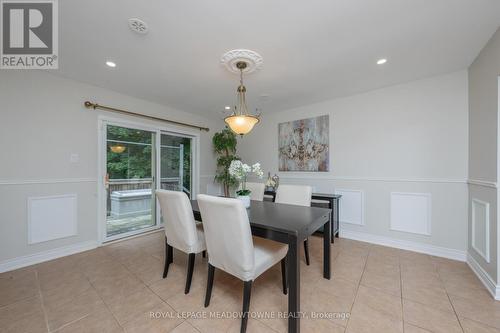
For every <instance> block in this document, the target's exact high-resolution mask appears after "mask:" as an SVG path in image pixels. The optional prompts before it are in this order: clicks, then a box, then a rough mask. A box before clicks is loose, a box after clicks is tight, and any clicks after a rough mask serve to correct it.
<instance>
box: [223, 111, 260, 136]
mask: <svg viewBox="0 0 500 333" xmlns="http://www.w3.org/2000/svg"><path fill="white" fill-rule="evenodd" d="M224 121H225V122H226V124H227V125H228V126H229V128H231V130H232V131H233V132H234V133H236V134H239V135H244V134H247V133H249V132H250V131H251V130H252V128H253V127H254V126H255V124H257V123H258V122H259V118H257V117H254V116H249V115H232V116H229V117H226V118H225V119H224Z"/></svg>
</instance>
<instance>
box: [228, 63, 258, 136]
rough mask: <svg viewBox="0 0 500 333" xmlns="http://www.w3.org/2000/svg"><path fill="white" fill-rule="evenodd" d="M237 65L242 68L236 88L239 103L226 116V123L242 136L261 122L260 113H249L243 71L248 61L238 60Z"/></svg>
mask: <svg viewBox="0 0 500 333" xmlns="http://www.w3.org/2000/svg"><path fill="white" fill-rule="evenodd" d="M236 67H237V68H238V69H239V70H240V85H239V86H238V89H237V90H236V91H237V93H238V101H237V105H236V106H235V107H234V111H233V113H232V114H231V115H230V116H228V117H226V118H224V121H225V122H226V124H227V125H228V126H229V128H231V130H232V131H233V132H234V133H236V134H239V135H241V136H243V135H245V134H248V133H250V131H251V130H252V129H253V127H254V126H255V124H257V123H258V122H259V120H260V119H259V116H260V115H252V114H249V113H248V108H247V103H246V98H245V93H246V91H247V88H245V86H244V85H243V71H244V70H245V68H247V63H246V62H244V61H238V62H237V63H236Z"/></svg>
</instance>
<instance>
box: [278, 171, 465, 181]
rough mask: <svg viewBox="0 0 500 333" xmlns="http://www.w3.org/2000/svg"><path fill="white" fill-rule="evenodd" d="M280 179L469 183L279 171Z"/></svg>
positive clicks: (438, 179) (435, 179)
mask: <svg viewBox="0 0 500 333" xmlns="http://www.w3.org/2000/svg"><path fill="white" fill-rule="evenodd" d="M278 175H279V177H280V179H307V180H311V179H321V180H336V181H370V182H390V183H445V184H448V183H449V184H467V180H466V179H447V178H391V177H356V176H332V175H329V174H322V173H312V172H301V173H288V172H286V173H284V172H279V173H278Z"/></svg>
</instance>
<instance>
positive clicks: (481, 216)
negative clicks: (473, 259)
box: [471, 199, 490, 263]
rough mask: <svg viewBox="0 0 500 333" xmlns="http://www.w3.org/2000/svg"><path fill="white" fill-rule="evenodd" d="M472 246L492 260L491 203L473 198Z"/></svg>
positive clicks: (488, 260)
mask: <svg viewBox="0 0 500 333" xmlns="http://www.w3.org/2000/svg"><path fill="white" fill-rule="evenodd" d="M471 215H472V235H471V236H472V237H471V241H472V248H473V249H474V250H475V251H476V252H477V253H478V254H479V255H481V256H482V257H483V258H484V260H486V262H488V263H489V262H490V204H489V203H488V202H484V201H481V200H479V199H472V214H471Z"/></svg>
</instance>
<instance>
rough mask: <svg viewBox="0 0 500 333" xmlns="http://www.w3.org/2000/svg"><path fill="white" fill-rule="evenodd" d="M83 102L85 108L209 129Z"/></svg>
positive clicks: (198, 127) (203, 129) (201, 129)
mask: <svg viewBox="0 0 500 333" xmlns="http://www.w3.org/2000/svg"><path fill="white" fill-rule="evenodd" d="M83 104H84V105H85V107H86V108H87V109H94V110H95V109H101V110H105V111H111V112H116V113H121V114H125V115H129V116H136V117H142V118H146V119H150V120H158V121H163V122H167V123H170V124H174V125H180V126H186V127H191V128H197V129H199V130H200V131H207V132H208V131H209V130H210V129H209V128H208V127H201V126H197V125H191V124H186V123H181V122H179V121H175V120H168V119H163V118H158V117H153V116H148V115H145V114H140V113H135V112H130V111H126V110H121V109H116V108H112V107H109V106H104V105H99V104H97V103H92V102H89V101H86V102H85V103H83Z"/></svg>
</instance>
